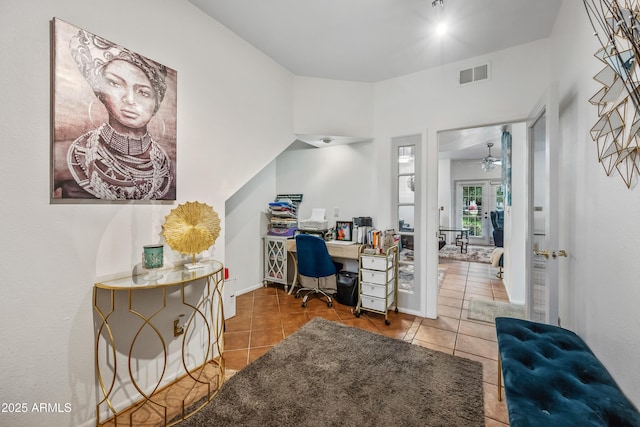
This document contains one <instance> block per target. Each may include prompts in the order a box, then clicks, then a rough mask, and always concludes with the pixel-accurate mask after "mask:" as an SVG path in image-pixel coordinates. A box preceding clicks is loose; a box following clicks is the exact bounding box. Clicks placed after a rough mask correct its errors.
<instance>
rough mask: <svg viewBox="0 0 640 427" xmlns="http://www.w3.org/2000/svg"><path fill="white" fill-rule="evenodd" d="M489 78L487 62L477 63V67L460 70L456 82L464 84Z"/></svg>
mask: <svg viewBox="0 0 640 427" xmlns="http://www.w3.org/2000/svg"><path fill="white" fill-rule="evenodd" d="M487 79H489V64H483V65H478V66H477V67H472V68H467V69H464V70H460V72H459V76H458V83H459V84H460V86H465V85H468V84H471V83H476V82H479V81H483V80H487Z"/></svg>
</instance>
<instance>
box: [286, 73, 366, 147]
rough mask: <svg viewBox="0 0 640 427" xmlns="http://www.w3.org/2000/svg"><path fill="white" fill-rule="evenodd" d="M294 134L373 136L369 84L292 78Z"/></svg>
mask: <svg viewBox="0 0 640 427" xmlns="http://www.w3.org/2000/svg"><path fill="white" fill-rule="evenodd" d="M294 82H295V85H294V100H293V102H294V116H293V120H294V125H293V126H294V129H295V133H296V134H311V135H334V136H351V137H371V136H373V84H372V83H362V82H346V81H340V80H328V79H319V78H314V77H300V76H296V77H295V80H294Z"/></svg>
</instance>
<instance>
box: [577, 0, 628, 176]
mask: <svg viewBox="0 0 640 427" xmlns="http://www.w3.org/2000/svg"><path fill="white" fill-rule="evenodd" d="M583 1H584V5H585V8H586V9H587V14H588V15H589V19H590V21H591V25H592V27H593V29H594V31H595V33H594V35H595V36H596V37H597V38H598V41H599V42H600V45H601V48H600V49H598V51H597V52H596V54H595V57H596V58H598V60H600V61H601V62H602V63H603V64H604V68H603V69H602V70H601V71H600V72H599V73H598V74H596V75H595V76H594V79H595V80H596V81H597V82H598V83H600V84H601V85H602V88H601V89H600V90H599V91H598V92H597V93H596V94H595V95H594V96H593V97H591V99H590V100H589V102H590V103H591V104H592V105H595V106H597V108H598V121H597V122H596V124H595V125H594V126H593V127H592V128H591V132H590V133H591V138H592V139H593V140H594V141H595V142H596V143H597V148H598V161H599V162H600V163H601V164H602V166H603V168H604V170H605V173H606V174H607V176H610V175H611V174H613V173H614V172H617V173H618V174H619V175H620V177H621V178H622V180H623V181H624V183H625V185H626V186H627V188H631V187H632V186H635V184H636V183H637V180H638V176H639V175H640V141H639V138H640V135H639V133H640V115H639V113H638V112H639V109H640V93H639V90H640V88H639V86H640V81H639V77H640V74H639V69H638V67H639V64H638V61H637V58H640V7H639V6H640V5H639V1H638V0H632V1H617V0H583Z"/></svg>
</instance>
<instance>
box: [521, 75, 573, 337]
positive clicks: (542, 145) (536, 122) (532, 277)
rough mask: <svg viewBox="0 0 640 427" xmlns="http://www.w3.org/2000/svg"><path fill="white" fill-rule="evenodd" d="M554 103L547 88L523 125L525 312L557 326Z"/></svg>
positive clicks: (554, 91)
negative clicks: (526, 170)
mask: <svg viewBox="0 0 640 427" xmlns="http://www.w3.org/2000/svg"><path fill="white" fill-rule="evenodd" d="M558 141H559V139H558V103H557V89H556V88H555V87H554V88H551V89H550V90H549V92H548V93H547V95H546V96H545V97H544V98H543V100H542V101H541V102H540V103H539V104H538V105H537V106H536V108H534V110H533V112H532V113H531V115H530V117H529V120H528V122H527V144H528V156H529V176H530V177H531V179H530V180H529V182H530V184H529V185H530V187H529V195H528V207H529V210H528V211H529V227H528V233H527V240H528V244H527V247H528V248H529V250H528V253H529V257H528V260H527V272H528V280H527V296H526V298H527V309H528V314H529V318H530V319H531V320H534V321H538V322H544V323H548V324H552V325H557V324H558V306H559V302H558V298H559V297H558V296H559V292H558V288H559V284H558V277H559V268H558V262H559V261H560V260H561V259H563V258H562V257H563V256H565V254H564V252H563V251H560V250H559V248H558V197H559V196H558V176H559V171H558V167H559V160H558V155H559V151H560V150H559V147H558Z"/></svg>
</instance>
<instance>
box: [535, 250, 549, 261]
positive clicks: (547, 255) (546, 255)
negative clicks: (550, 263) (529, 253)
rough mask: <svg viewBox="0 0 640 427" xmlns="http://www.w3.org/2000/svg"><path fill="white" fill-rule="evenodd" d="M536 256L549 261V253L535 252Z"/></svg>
mask: <svg viewBox="0 0 640 427" xmlns="http://www.w3.org/2000/svg"><path fill="white" fill-rule="evenodd" d="M533 252H534V253H535V254H536V255H542V256H543V257H545V258H546V259H549V251H537V250H535V251H533Z"/></svg>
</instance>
